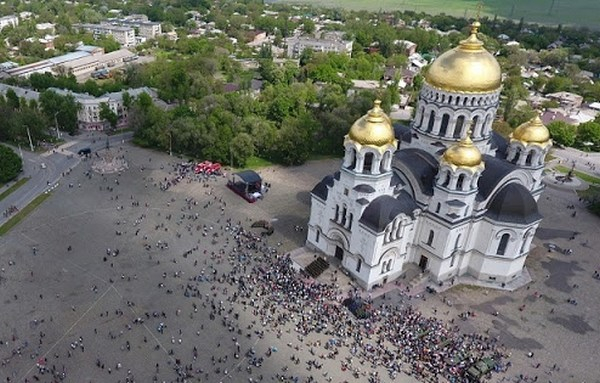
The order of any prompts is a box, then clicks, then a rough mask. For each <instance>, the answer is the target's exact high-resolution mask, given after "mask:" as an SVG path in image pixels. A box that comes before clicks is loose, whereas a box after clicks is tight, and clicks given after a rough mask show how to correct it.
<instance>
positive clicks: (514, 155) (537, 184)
mask: <svg viewBox="0 0 600 383" xmlns="http://www.w3.org/2000/svg"><path fill="white" fill-rule="evenodd" d="M551 147H552V140H551V139H550V132H549V131H548V128H546V126H544V123H543V122H542V120H541V119H540V116H539V114H538V115H536V116H535V117H534V118H532V119H531V120H529V121H527V122H525V123H524V124H521V125H519V126H518V127H517V128H516V129H515V130H514V132H512V133H511V135H510V142H509V145H508V148H507V155H506V159H507V161H510V162H512V163H513V164H515V165H516V166H518V167H519V168H521V169H523V170H525V171H527V172H528V173H529V174H530V175H531V177H532V184H531V185H530V191H531V192H532V194H533V195H534V198H536V199H537V198H538V197H539V195H540V194H541V192H542V189H543V184H542V172H543V170H544V159H545V158H546V154H548V152H549V151H550V148H551Z"/></svg>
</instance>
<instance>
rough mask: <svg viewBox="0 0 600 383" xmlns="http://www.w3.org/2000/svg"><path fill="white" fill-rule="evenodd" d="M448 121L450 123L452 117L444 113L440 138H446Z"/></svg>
mask: <svg viewBox="0 0 600 383" xmlns="http://www.w3.org/2000/svg"><path fill="white" fill-rule="evenodd" d="M448 121H450V115H449V114H448V113H444V115H443V116H442V125H441V128H440V136H445V135H446V131H448Z"/></svg>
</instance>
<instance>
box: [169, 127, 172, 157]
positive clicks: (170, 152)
mask: <svg viewBox="0 0 600 383" xmlns="http://www.w3.org/2000/svg"><path fill="white" fill-rule="evenodd" d="M169 156H170V157H173V132H171V131H170V130H169Z"/></svg>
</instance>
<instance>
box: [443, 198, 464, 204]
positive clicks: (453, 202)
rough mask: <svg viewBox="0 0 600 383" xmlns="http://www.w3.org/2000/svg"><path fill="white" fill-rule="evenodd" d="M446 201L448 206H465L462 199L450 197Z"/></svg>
mask: <svg viewBox="0 0 600 383" xmlns="http://www.w3.org/2000/svg"><path fill="white" fill-rule="evenodd" d="M446 203H447V204H448V205H450V206H465V205H466V203H464V202H463V201H460V200H457V199H451V200H450V201H448V202H446Z"/></svg>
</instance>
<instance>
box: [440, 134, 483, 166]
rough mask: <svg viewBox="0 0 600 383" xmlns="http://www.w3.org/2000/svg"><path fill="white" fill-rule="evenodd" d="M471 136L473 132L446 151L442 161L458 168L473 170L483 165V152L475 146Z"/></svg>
mask: <svg viewBox="0 0 600 383" xmlns="http://www.w3.org/2000/svg"><path fill="white" fill-rule="evenodd" d="M470 135H471V131H469V133H468V134H467V136H466V137H465V138H463V139H462V140H460V141H459V142H458V143H457V144H454V145H452V146H451V147H449V148H448V149H446V151H445V152H444V156H443V157H442V160H443V161H445V162H447V163H449V164H450V165H454V166H456V167H464V168H471V167H475V166H479V165H481V163H482V161H483V160H482V157H481V152H480V151H479V149H477V146H475V145H473V141H471V137H470Z"/></svg>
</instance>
